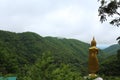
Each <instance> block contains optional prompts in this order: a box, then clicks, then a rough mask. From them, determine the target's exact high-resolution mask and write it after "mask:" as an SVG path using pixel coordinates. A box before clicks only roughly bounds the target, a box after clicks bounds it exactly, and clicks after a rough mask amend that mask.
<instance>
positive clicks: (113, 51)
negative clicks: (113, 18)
mask: <svg viewBox="0 0 120 80" xmlns="http://www.w3.org/2000/svg"><path fill="white" fill-rule="evenodd" d="M118 49H120V45H119V44H114V45H111V46H110V47H108V48H106V49H104V50H103V51H104V52H105V53H106V55H108V56H110V55H115V54H117V50H118Z"/></svg>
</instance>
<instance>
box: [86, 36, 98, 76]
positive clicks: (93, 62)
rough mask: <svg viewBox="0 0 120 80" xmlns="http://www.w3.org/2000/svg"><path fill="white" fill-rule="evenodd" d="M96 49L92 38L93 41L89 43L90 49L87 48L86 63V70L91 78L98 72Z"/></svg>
mask: <svg viewBox="0 0 120 80" xmlns="http://www.w3.org/2000/svg"><path fill="white" fill-rule="evenodd" d="M97 54H98V48H97V47H96V41H95V39H94V37H93V40H92V41H91V47H90V48H89V61H88V69H89V73H90V75H91V76H93V77H94V76H95V75H96V74H95V73H96V72H97V71H98V68H99V66H98V59H97Z"/></svg>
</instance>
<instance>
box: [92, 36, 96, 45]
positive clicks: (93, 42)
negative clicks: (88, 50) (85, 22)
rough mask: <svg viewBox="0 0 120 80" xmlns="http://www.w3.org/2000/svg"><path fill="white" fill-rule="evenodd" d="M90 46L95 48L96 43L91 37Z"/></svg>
mask: <svg viewBox="0 0 120 80" xmlns="http://www.w3.org/2000/svg"><path fill="white" fill-rule="evenodd" d="M91 46H96V41H95V38H94V37H93V40H92V41H91Z"/></svg>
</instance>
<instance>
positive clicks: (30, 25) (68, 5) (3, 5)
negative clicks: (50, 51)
mask: <svg viewBox="0 0 120 80" xmlns="http://www.w3.org/2000/svg"><path fill="white" fill-rule="evenodd" d="M97 1H98V0H0V29H1V30H8V31H13V32H25V31H32V32H36V33H38V34H40V35H41V36H53V37H64V38H74V39H78V40H81V41H84V42H87V43H90V41H91V39H92V37H93V36H94V37H95V38H96V41H97V43H98V45H99V46H103V47H104V46H105V45H111V44H114V43H117V41H116V38H117V37H118V36H120V28H118V27H114V26H111V25H109V23H107V22H106V23H104V24H101V23H100V21H99V17H98V10H97V9H98V5H99V3H98V2H97Z"/></svg>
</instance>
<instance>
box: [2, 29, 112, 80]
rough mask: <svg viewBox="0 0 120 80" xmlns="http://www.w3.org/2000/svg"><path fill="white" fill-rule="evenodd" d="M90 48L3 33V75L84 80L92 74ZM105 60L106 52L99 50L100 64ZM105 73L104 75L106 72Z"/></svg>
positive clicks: (25, 79)
mask: <svg viewBox="0 0 120 80" xmlns="http://www.w3.org/2000/svg"><path fill="white" fill-rule="evenodd" d="M89 47H90V45H89V44H87V43H84V42H82V41H78V40H75V39H66V38H57V37H42V36H40V35H38V34H36V33H33V32H23V33H14V32H8V31H0V76H10V75H11V76H17V79H18V80H83V79H82V78H83V76H84V75H87V74H88V70H87V65H88V63H87V62H88V53H89V52H88V48H89ZM105 57H106V53H104V52H103V51H102V50H99V55H98V58H99V62H100V64H101V63H102V62H103V61H104V59H105ZM109 61H110V60H109ZM103 67H104V66H103ZM103 67H102V68H103ZM101 71H103V72H102V73H103V74H104V69H102V70H101Z"/></svg>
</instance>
